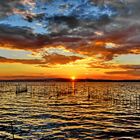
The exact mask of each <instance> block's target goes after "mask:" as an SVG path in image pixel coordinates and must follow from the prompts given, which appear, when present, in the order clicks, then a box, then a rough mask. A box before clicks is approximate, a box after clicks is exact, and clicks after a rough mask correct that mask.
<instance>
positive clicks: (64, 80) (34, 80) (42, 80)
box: [0, 78, 140, 82]
mask: <svg viewBox="0 0 140 140" xmlns="http://www.w3.org/2000/svg"><path fill="white" fill-rule="evenodd" d="M71 81H72V80H71V79H65V78H52V79H9V80H0V82H71ZM75 82H140V80H125V79H124V80H109V79H76V80H75Z"/></svg>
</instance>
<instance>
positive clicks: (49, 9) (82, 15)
mask: <svg viewBox="0 0 140 140" xmlns="http://www.w3.org/2000/svg"><path fill="white" fill-rule="evenodd" d="M17 8H19V9H22V10H25V11H26V10H27V11H28V12H31V13H34V14H35V15H39V14H43V18H42V19H40V18H34V20H33V21H32V22H29V21H28V20H27V19H26V18H24V17H23V16H22V15H19V14H13V15H10V16H8V17H7V18H5V19H3V20H0V24H5V25H10V26H12V27H21V28H22V27H28V28H31V29H32V30H33V32H34V33H37V34H49V31H48V30H47V27H49V18H53V17H55V16H74V17H75V18H77V19H80V20H86V19H89V20H99V19H102V17H103V16H107V17H109V18H110V17H112V16H115V15H116V14H117V11H116V9H115V8H113V7H111V5H103V6H97V5H95V4H93V3H91V2H89V0H52V1H48V2H43V1H42V2H41V1H38V0H36V5H35V7H34V8H33V9H32V10H29V9H30V6H29V5H26V6H23V7H22V6H20V7H17Z"/></svg>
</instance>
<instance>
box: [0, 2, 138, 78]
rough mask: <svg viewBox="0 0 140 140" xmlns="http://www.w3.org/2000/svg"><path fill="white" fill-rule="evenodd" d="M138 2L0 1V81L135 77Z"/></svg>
mask: <svg viewBox="0 0 140 140" xmlns="http://www.w3.org/2000/svg"><path fill="white" fill-rule="evenodd" d="M139 17H140V1H139V0H0V79H29V78H31V79H32V78H33V79H36V78H70V77H72V76H75V77H76V78H92V79H117V80H118V79H140V18H139Z"/></svg>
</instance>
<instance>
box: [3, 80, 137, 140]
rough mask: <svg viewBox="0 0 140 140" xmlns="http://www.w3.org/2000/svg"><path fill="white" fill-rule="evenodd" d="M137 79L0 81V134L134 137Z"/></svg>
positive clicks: (64, 139)
mask: <svg viewBox="0 0 140 140" xmlns="http://www.w3.org/2000/svg"><path fill="white" fill-rule="evenodd" d="M139 84H140V83H86V82H85V83H51V82H50V83H7V84H5V83H1V84H0V139H2V137H3V139H6V138H7V139H8V138H12V136H13V135H12V133H14V137H15V138H21V139H25V140H51V139H54V140H57V139H58V140H93V139H95V140H96V139H97V140H98V139H103V140H108V139H111V140H120V139H128V140H129V139H140V87H139ZM15 85H17V86H15ZM16 88H21V90H22V89H24V88H27V89H28V92H22V93H17V94H16V92H15V91H16ZM11 123H12V124H11ZM4 137H5V138H4Z"/></svg>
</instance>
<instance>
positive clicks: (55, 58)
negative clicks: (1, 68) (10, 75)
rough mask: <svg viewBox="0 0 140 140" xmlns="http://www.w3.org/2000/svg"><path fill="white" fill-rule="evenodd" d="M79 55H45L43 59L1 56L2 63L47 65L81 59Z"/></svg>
mask: <svg viewBox="0 0 140 140" xmlns="http://www.w3.org/2000/svg"><path fill="white" fill-rule="evenodd" d="M81 59H83V58H81V57H78V56H64V55H60V54H52V55H44V56H43V58H42V59H11V58H5V57H0V63H21V64H36V65H37V64H38V65H41V66H42V67H43V65H44V66H46V64H47V65H56V64H67V63H71V62H75V61H76V60H81Z"/></svg>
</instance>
